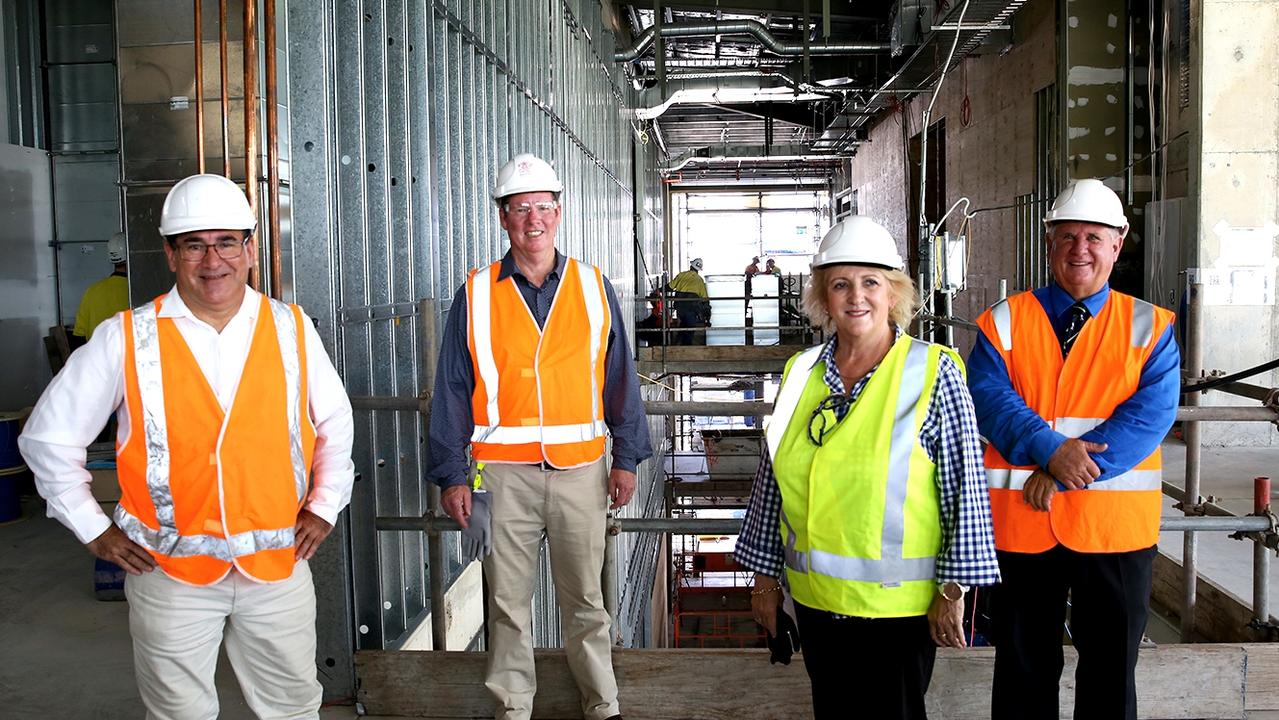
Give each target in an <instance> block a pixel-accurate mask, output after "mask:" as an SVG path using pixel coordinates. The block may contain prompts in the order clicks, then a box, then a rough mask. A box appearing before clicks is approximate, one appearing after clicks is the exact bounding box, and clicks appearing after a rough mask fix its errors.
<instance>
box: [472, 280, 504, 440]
mask: <svg viewBox="0 0 1279 720" xmlns="http://www.w3.org/2000/svg"><path fill="white" fill-rule="evenodd" d="M492 271H493V266H492V265H489V266H488V267H485V268H483V269H481V270H479V271H478V272H476V273H475V277H474V278H472V279H471V297H470V303H471V304H470V306H469V309H470V316H471V318H470V320H471V337H472V338H474V340H475V364H476V365H478V366H479V369H480V378H481V379H482V380H484V391H485V393H486V394H487V397H486V398H485V407H487V408H488V410H487V413H488V421H489V425H490V426H496V425H497V424H498V423H500V422H501V420H502V415H501V412H500V411H499V410H498V405H497V386H498V375H497V362H496V361H495V360H493V325H492V323H491V318H492V305H493V303H492V299H493V297H492V296H493V288H492V284H491V283H490V282H489V274H490V273H491V272H492ZM477 323H478V324H477ZM480 325H483V327H480Z"/></svg>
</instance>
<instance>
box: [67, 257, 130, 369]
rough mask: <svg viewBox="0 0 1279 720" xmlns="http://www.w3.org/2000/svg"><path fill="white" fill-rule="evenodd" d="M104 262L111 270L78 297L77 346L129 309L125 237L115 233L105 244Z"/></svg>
mask: <svg viewBox="0 0 1279 720" xmlns="http://www.w3.org/2000/svg"><path fill="white" fill-rule="evenodd" d="M107 259H108V260H110V261H111V264H112V265H113V266H114V269H113V270H112V271H111V274H110V275H108V276H106V277H105V278H103V279H101V280H99V281H97V282H95V283H94V284H92V285H90V286H89V288H88V289H87V290H85V291H84V295H82V296H81V297H80V309H79V310H77V311H76V314H75V329H74V330H73V331H72V335H74V336H75V337H76V338H78V339H79V343H78V345H82V344H84V342H85V341H87V340H88V339H89V338H91V337H93V331H94V329H95V328H97V327H98V325H99V324H100V323H101V322H102V321H103V320H106V319H107V318H109V317H111V316H112V315H115V314H116V313H118V312H120V311H121V310H128V309H129V254H128V249H127V247H126V245H125V241H124V233H122V232H118V233H115V234H113V235H112V236H111V239H110V240H108V241H107Z"/></svg>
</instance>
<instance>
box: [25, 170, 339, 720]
mask: <svg viewBox="0 0 1279 720" xmlns="http://www.w3.org/2000/svg"><path fill="white" fill-rule="evenodd" d="M256 226H257V220H256V217H255V216H254V214H253V212H252V211H251V210H250V208H249V204H248V202H247V200H246V199H245V196H244V193H243V192H241V190H240V188H239V187H238V186H237V185H236V184H235V183H233V182H231V181H230V180H228V179H227V178H224V177H221V176H219V175H194V176H191V177H188V178H186V179H184V180H182V181H180V182H178V183H177V184H176V185H175V186H174V187H173V189H172V190H171V191H170V192H169V194H168V197H167V198H166V199H165V201H164V207H163V209H162V211H161V214H160V234H161V235H163V236H164V238H165V240H164V254H165V257H166V259H167V260H168V263H169V269H170V270H171V271H173V273H174V274H175V275H176V276H177V282H176V285H175V286H174V288H173V289H172V290H170V291H169V292H168V293H166V294H164V295H161V296H160V297H158V298H156V299H155V300H154V301H152V302H150V303H147V304H146V305H143V306H141V307H138V308H135V309H133V310H126V311H124V312H121V313H117V314H116V315H115V316H114V317H112V318H110V319H109V320H107V321H105V322H103V323H102V324H101V325H99V326H98V328H97V330H96V331H95V332H94V333H93V337H91V338H90V339H89V342H88V343H87V344H86V345H85V346H84V347H82V348H80V349H79V350H77V351H76V352H75V353H74V354H73V355H72V356H71V358H70V360H69V361H68V362H67V365H66V367H65V368H63V370H62V372H60V373H58V375H57V376H56V377H55V378H54V379H53V382H52V383H51V384H50V385H49V387H48V389H47V390H46V391H45V393H44V395H43V396H42V397H41V398H40V401H39V403H37V405H36V407H35V411H34V412H33V413H32V415H31V419H30V421H29V422H28V423H27V426H26V429H25V431H24V433H23V435H22V437H21V438H20V440H19V442H20V446H21V449H22V452H23V455H24V456H25V457H26V460H27V463H28V464H29V465H30V466H31V468H32V470H33V471H34V473H35V477H36V485H37V488H38V489H39V491H40V494H41V495H42V496H44V498H45V500H46V501H47V502H48V508H49V515H50V516H51V517H54V518H57V519H58V520H60V521H62V523H63V524H65V525H67V527H69V528H70V529H71V530H72V532H74V533H75V534H76V537H78V538H79V539H80V541H81V542H83V543H85V544H86V545H87V546H88V549H89V551H90V552H91V553H93V554H94V555H96V556H97V557H99V558H101V559H104V560H109V561H111V562H114V563H116V564H117V565H119V566H121V567H122V568H124V569H125V571H127V572H128V573H129V575H128V578H127V580H126V581H125V594H126V595H127V597H128V600H129V630H130V634H131V635H132V637H133V659H134V667H135V672H136V674H137V680H138V691H139V693H140V694H141V696H142V702H143V704H144V705H145V706H146V709H147V717H148V718H157V719H169V718H172V719H174V720H179V719H182V720H185V719H187V718H210V717H216V716H217V714H218V696H217V692H216V690H215V688H214V680H213V677H214V668H215V667H216V665H217V659H218V650H219V647H220V646H221V645H222V639H223V637H224V636H225V638H226V651H227V656H228V657H229V658H230V660H231V665H232V667H233V668H234V669H235V674H236V677H237V678H238V679H239V681H240V686H241V688H242V689H243V691H244V698H245V701H246V702H247V703H248V705H249V707H250V708H251V709H252V710H253V712H254V713H255V714H256V715H257V716H258V717H290V718H318V717H319V706H320V699H321V688H320V683H319V681H318V678H317V673H316V666H315V651H316V638H315V590H314V587H313V585H312V581H311V572H310V569H309V568H308V565H307V560H309V559H310V558H311V556H312V555H314V554H315V551H316V549H317V548H318V547H319V545H320V543H321V542H323V540H324V538H325V537H326V536H327V535H328V534H329V531H330V530H332V529H333V524H334V523H335V522H336V521H337V515H338V513H339V512H340V511H341V510H342V508H343V507H345V506H346V504H347V502H348V501H349V500H350V497H351V484H352V481H353V478H354V466H353V465H352V462H351V441H352V435H353V428H354V426H353V423H352V418H351V404H350V401H349V400H348V399H347V396H346V391H345V389H344V388H343V386H342V381H341V380H340V379H339V378H338V375H337V372H336V371H335V370H334V368H333V364H332V363H331V362H330V361H329V358H328V356H327V355H326V354H325V351H324V347H323V345H321V343H320V339H319V336H318V335H317V334H316V332H315V328H314V327H313V326H312V323H311V321H310V320H309V319H308V318H307V317H306V316H305V315H304V314H303V313H302V310H301V309H300V308H298V307H297V306H296V305H286V304H285V303H282V302H279V301H277V300H272V299H269V298H267V297H266V296H264V295H262V294H261V293H258V292H254V291H252V290H250V289H249V288H248V287H247V286H246V285H245V282H246V281H247V279H248V277H249V270H250V268H252V267H253V265H254V262H255V260H256V258H257V243H256V241H255V239H254V237H253V230H254V229H255V228H256ZM112 413H115V415H116V417H117V419H118V420H119V432H118V434H117V438H116V464H117V468H118V474H119V480H120V492H121V498H120V502H119V504H118V505H117V506H116V508H115V512H114V514H113V517H111V518H108V517H106V516H105V515H104V514H103V512H102V510H101V508H100V506H99V505H98V503H97V501H96V500H95V499H94V497H93V495H92V493H91V491H90V487H89V481H90V477H89V473H88V472H87V471H86V470H85V468H84V461H85V447H86V446H87V445H88V444H89V443H91V442H92V441H93V439H94V437H95V436H96V435H97V434H98V431H99V430H101V429H102V426H103V425H104V424H105V423H106V421H107V418H108V416H110V415H111V414H112Z"/></svg>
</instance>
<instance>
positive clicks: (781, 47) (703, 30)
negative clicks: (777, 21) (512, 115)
mask: <svg viewBox="0 0 1279 720" xmlns="http://www.w3.org/2000/svg"><path fill="white" fill-rule="evenodd" d="M712 35H753V36H754V37H755V39H756V40H758V41H759V43H760V44H761V45H763V46H764V48H765V49H767V50H768V51H770V52H772V53H774V54H776V55H783V56H793V57H799V56H802V55H803V54H804V45H803V44H792V43H784V42H782V41H780V40H778V39H777V38H776V37H774V36H773V34H772V33H771V32H769V31H768V28H767V27H765V26H764V24H763V23H761V22H759V21H758V20H734V21H732V22H717V23H678V24H673V25H662V37H663V38H679V37H708V36H712ZM656 36H657V28H656V26H649V27H648V28H647V29H645V30H644V32H643V34H641V35H640V36H639V38H638V39H636V40H635V42H634V43H633V44H632V45H631V46H630V47H628V48H626V49H624V50H620V51H618V52H617V53H616V54H615V55H614V56H613V59H614V60H616V61H617V62H630V61H632V60H635V59H637V58H639V57H640V56H641V55H643V54H644V53H646V52H648V49H649V47H651V46H652V45H653V40H654V39H655V38H656ZM888 50H889V45H888V43H867V42H847V43H831V42H826V43H811V44H809V46H808V54H809V55H855V54H858V53H879V52H888Z"/></svg>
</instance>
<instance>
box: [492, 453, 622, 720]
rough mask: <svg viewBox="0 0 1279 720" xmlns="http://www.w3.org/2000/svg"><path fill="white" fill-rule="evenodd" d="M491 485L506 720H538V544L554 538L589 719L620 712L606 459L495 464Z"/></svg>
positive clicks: (496, 648)
mask: <svg viewBox="0 0 1279 720" xmlns="http://www.w3.org/2000/svg"><path fill="white" fill-rule="evenodd" d="M484 487H485V488H487V489H488V490H489V491H491V492H492V493H493V507H492V510H493V554H492V555H490V556H489V557H488V558H487V559H485V561H484V576H485V578H486V579H487V580H488V585H489V662H488V677H487V678H486V681H485V684H486V685H487V686H488V688H489V690H490V691H491V692H492V693H493V697H494V698H495V699H496V700H497V710H496V712H495V714H494V717H496V718H497V720H528V717H529V715H530V713H531V712H532V710H533V695H534V693H536V692H537V679H536V677H535V676H534V674H533V634H532V617H531V616H532V605H533V583H534V576H535V574H536V572H537V553H538V547H539V545H540V543H541V540H542V535H543V533H545V535H546V539H547V542H548V543H549V546H550V552H551V575H552V577H553V578H554V580H555V590H556V597H557V598H558V600H559V604H560V625H561V629H562V632H563V636H564V651H565V655H566V656H567V658H568V666H569V669H570V670H571V671H572V673H573V678H574V679H575V680H576V681H577V688H578V692H579V693H581V696H582V697H581V699H582V715H583V717H585V718H586V720H604V718H608V717H611V716H613V715H616V714H618V705H617V681H616V680H615V679H614V678H613V662H612V655H611V652H612V647H613V643H612V637H611V635H612V626H611V625H610V623H609V617H608V611H607V610H606V609H605V608H604V594H603V591H602V590H601V588H600V572H601V570H602V568H603V564H604V520H605V515H606V513H607V512H608V480H607V476H606V472H605V464H604V460H603V459H601V460H600V461H599V462H596V463H594V464H592V465H589V466H587V467H583V468H577V469H574V470H550V471H544V470H542V469H541V467H540V466H537V465H507V464H498V463H489V464H487V465H486V466H485V468H484Z"/></svg>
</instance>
